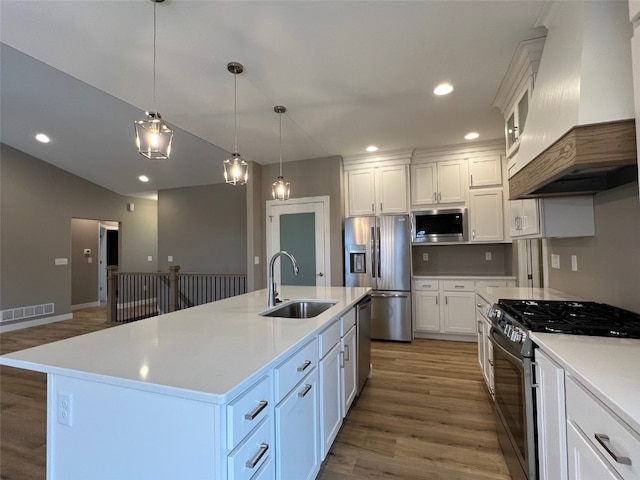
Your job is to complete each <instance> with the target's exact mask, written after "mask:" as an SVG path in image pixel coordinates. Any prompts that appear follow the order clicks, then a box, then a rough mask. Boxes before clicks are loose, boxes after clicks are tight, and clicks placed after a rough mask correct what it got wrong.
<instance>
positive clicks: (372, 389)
mask: <svg viewBox="0 0 640 480" xmlns="http://www.w3.org/2000/svg"><path fill="white" fill-rule="evenodd" d="M110 326H111V325H109V324H106V323H105V311H104V309H101V308H95V309H86V310H78V311H76V312H74V318H73V320H68V321H65V322H58V323H55V324H50V325H43V326H39V327H32V328H29V329H24V330H18V331H15V332H8V333H5V334H2V335H0V353H2V354H5V353H10V352H13V351H16V350H21V349H23V348H28V347H32V346H36V345H41V344H44V343H49V342H52V341H56V340H62V339H64V338H68V337H72V336H75V335H80V334H83V333H89V332H92V331H96V330H101V329H104V328H109V327H110ZM372 363H373V365H374V367H373V368H374V371H373V378H371V379H370V380H369V381H368V383H367V386H366V387H365V389H364V391H363V392H362V394H361V396H360V397H359V398H358V399H357V400H356V402H355V403H354V406H353V408H352V409H351V411H350V413H349V415H348V417H347V418H346V420H345V423H344V425H343V427H342V430H341V431H340V433H339V434H338V438H337V439H336V442H335V443H334V445H333V447H332V449H331V451H330V453H329V455H328V456H327V459H326V460H325V462H324V464H323V466H322V469H321V471H320V474H319V475H318V477H317V479H318V480H354V479H389V478H393V479H402V480H413V479H416V480H417V479H420V480H431V479H433V480H445V479H446V480H487V479H492V480H510V478H511V477H510V476H509V473H508V471H507V468H506V465H505V463H504V458H503V457H502V453H501V452H500V448H499V446H498V442H497V437H496V433H495V418H494V413H493V406H492V404H491V400H490V397H489V396H488V394H487V393H486V389H485V387H484V383H483V378H482V375H481V373H480V370H479V367H478V363H477V356H476V344H474V343H462V342H445V341H436V340H415V341H414V342H413V343H411V344H405V343H395V342H374V344H373V347H372ZM45 465H46V376H45V375H44V374H41V373H36V372H29V371H25V370H20V369H15V368H10V367H0V479H2V480H45V478H46V473H45ZM185 480H188V479H185ZM290 480H296V479H290Z"/></svg>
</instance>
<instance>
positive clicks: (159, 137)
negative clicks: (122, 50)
mask: <svg viewBox="0 0 640 480" xmlns="http://www.w3.org/2000/svg"><path fill="white" fill-rule="evenodd" d="M151 1H152V2H153V108H154V110H155V105H156V3H162V2H164V0H151ZM145 113H146V114H147V118H145V119H144V120H136V121H134V126H135V130H136V147H137V149H138V152H139V153H140V154H141V155H142V156H144V157H147V158H150V159H152V160H166V159H168V158H169V157H170V156H171V142H172V140H173V130H172V129H171V127H169V125H167V123H166V122H165V121H163V120H162V116H161V115H160V112H158V111H150V112H145Z"/></svg>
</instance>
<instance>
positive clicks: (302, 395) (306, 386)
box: [298, 383, 311, 397]
mask: <svg viewBox="0 0 640 480" xmlns="http://www.w3.org/2000/svg"><path fill="white" fill-rule="evenodd" d="M309 390H311V384H310V383H307V384H306V385H305V386H304V390H302V391H301V392H298V396H299V397H306V396H307V393H309Z"/></svg>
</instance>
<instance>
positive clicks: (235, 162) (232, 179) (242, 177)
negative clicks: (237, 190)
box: [223, 152, 249, 185]
mask: <svg viewBox="0 0 640 480" xmlns="http://www.w3.org/2000/svg"><path fill="white" fill-rule="evenodd" d="M231 157H232V158H227V159H226V160H225V161H224V162H223V165H224V181H225V182H226V183H228V184H230V185H245V184H246V183H247V179H248V178H249V164H248V163H247V162H245V161H244V160H243V159H242V157H240V154H239V153H237V152H236V153H233V154H232V155H231Z"/></svg>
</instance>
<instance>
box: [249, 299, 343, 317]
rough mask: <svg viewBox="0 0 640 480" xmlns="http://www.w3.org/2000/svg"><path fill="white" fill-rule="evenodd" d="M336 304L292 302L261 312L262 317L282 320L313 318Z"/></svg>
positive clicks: (310, 301) (330, 302) (305, 301)
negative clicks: (280, 318)
mask: <svg viewBox="0 0 640 480" xmlns="http://www.w3.org/2000/svg"><path fill="white" fill-rule="evenodd" d="M336 303H337V302H333V301H328V300H326V301H312V300H304V301H295V300H294V301H293V302H290V303H285V304H284V305H282V306H280V307H278V308H275V309H273V310H270V311H267V312H262V313H261V314H260V315H262V316H263V317H282V318H313V317H316V316H318V315H320V314H321V313H322V312H324V311H325V310H328V309H330V308H331V307H333V306H334V305H335V304H336Z"/></svg>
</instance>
